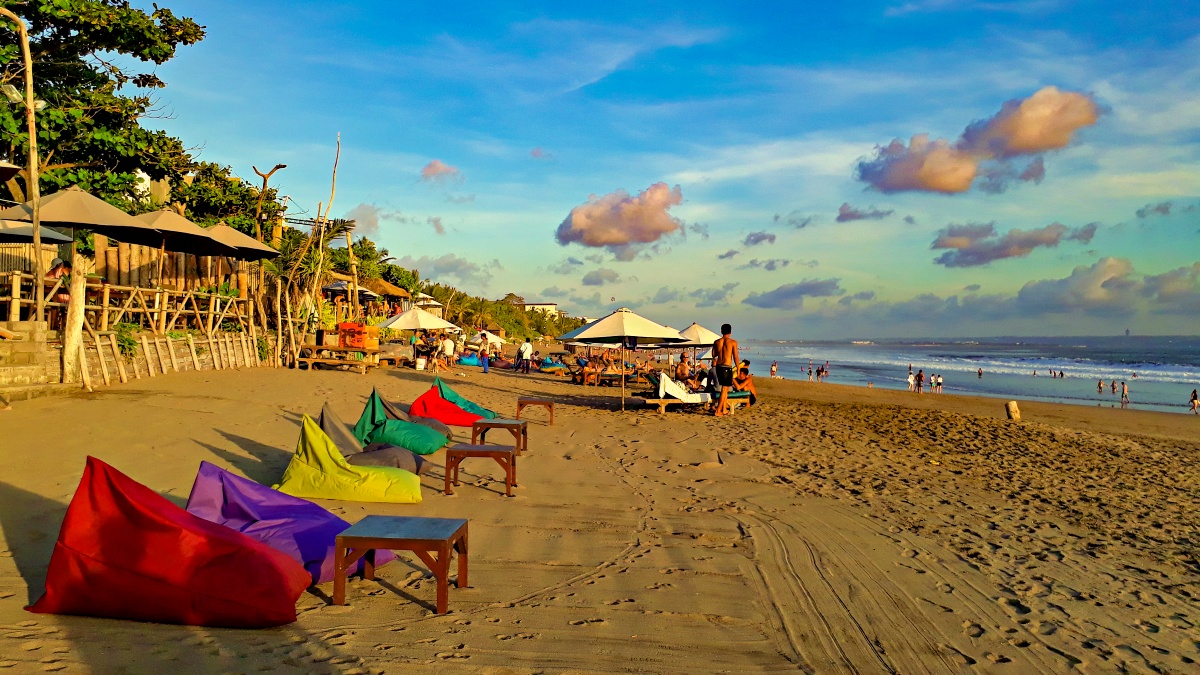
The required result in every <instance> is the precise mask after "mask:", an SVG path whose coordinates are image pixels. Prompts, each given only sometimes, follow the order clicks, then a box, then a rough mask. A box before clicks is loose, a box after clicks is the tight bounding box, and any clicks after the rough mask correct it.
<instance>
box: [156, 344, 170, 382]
mask: <svg viewBox="0 0 1200 675" xmlns="http://www.w3.org/2000/svg"><path fill="white" fill-rule="evenodd" d="M167 340H170V338H167ZM154 351H155V353H157V354H158V364H159V365H160V366H162V374H163V375H166V374H167V357H165V356H163V350H162V343H161V342H159V341H158V338H154Z"/></svg>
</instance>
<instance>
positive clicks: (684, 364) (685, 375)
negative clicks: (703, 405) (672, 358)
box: [675, 354, 692, 382]
mask: <svg viewBox="0 0 1200 675" xmlns="http://www.w3.org/2000/svg"><path fill="white" fill-rule="evenodd" d="M690 379H692V367H691V364H689V363H688V357H687V354H684V355H683V356H682V357H681V358H680V359H679V364H678V365H676V366H675V381H676V382H687V381H688V380H690Z"/></svg>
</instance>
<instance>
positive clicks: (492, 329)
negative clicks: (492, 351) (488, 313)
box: [484, 321, 508, 339]
mask: <svg viewBox="0 0 1200 675" xmlns="http://www.w3.org/2000/svg"><path fill="white" fill-rule="evenodd" d="M484 330H486V331H487V332H489V333H491V334H492V335H495V336H496V337H498V338H501V339H504V338H507V337H508V336H507V335H505V333H504V327H503V326H501V325H500V324H498V323H496V322H495V321H493V322H491V323H489V324H488V325H487V328H485V329H484Z"/></svg>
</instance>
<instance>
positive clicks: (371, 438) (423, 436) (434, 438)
mask: <svg viewBox="0 0 1200 675" xmlns="http://www.w3.org/2000/svg"><path fill="white" fill-rule="evenodd" d="M354 437H355V438H357V439H358V440H359V442H361V443H362V444H363V445H370V444H371V443H386V444H388V445H398V446H400V447H402V448H405V449H406V450H411V451H412V452H414V453H416V454H418V455H430V454H433V453H435V452H437V451H438V450H440V449H442V448H443V447H445V446H446V444H447V443H449V442H450V441H449V439H447V438H446V436H445V435H444V434H441V433H438V432H437V431H436V430H434V429H430V428H429V427H427V426H425V425H422V424H416V423H414V422H406V421H404V420H393V419H389V418H388V415H387V410H386V408H385V406H384V404H383V399H381V398H380V397H379V394H378V392H375V391H372V392H371V396H370V398H368V399H367V405H366V407H364V408H363V412H362V415H361V416H360V417H359V418H358V423H357V424H355V425H354Z"/></svg>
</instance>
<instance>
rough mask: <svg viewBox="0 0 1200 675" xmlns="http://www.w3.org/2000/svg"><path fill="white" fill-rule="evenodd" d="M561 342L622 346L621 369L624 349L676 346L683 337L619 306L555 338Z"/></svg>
mask: <svg viewBox="0 0 1200 675" xmlns="http://www.w3.org/2000/svg"><path fill="white" fill-rule="evenodd" d="M558 339H559V340H561V341H564V342H565V341H567V340H575V341H578V342H587V343H593V344H608V345H614V344H619V345H621V366H622V370H624V365H625V350H626V349H633V348H635V347H637V345H638V342H643V343H650V344H677V343H680V342H684V341H685V340H686V338H684V337H682V336H681V335H680V334H679V331H677V330H675V329H674V328H668V327H666V326H663V325H661V324H657V323H654V322H653V321H651V320H650V319H647V318H645V317H644V316H640V315H638V314H635V313H634V312H633V311H631V310H629V309H628V308H625V307H622V308H620V309H618V310H617V311H615V312H613V313H612V314H609V315H608V316H606V317H604V318H602V319H597V320H596V321H593V322H592V323H589V324H587V325H586V326H583V327H581V328H578V329H576V330H573V331H571V332H570V333H567V334H565V335H560V336H559V337H558ZM624 409H625V378H624V377H622V378H621V410H624Z"/></svg>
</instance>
